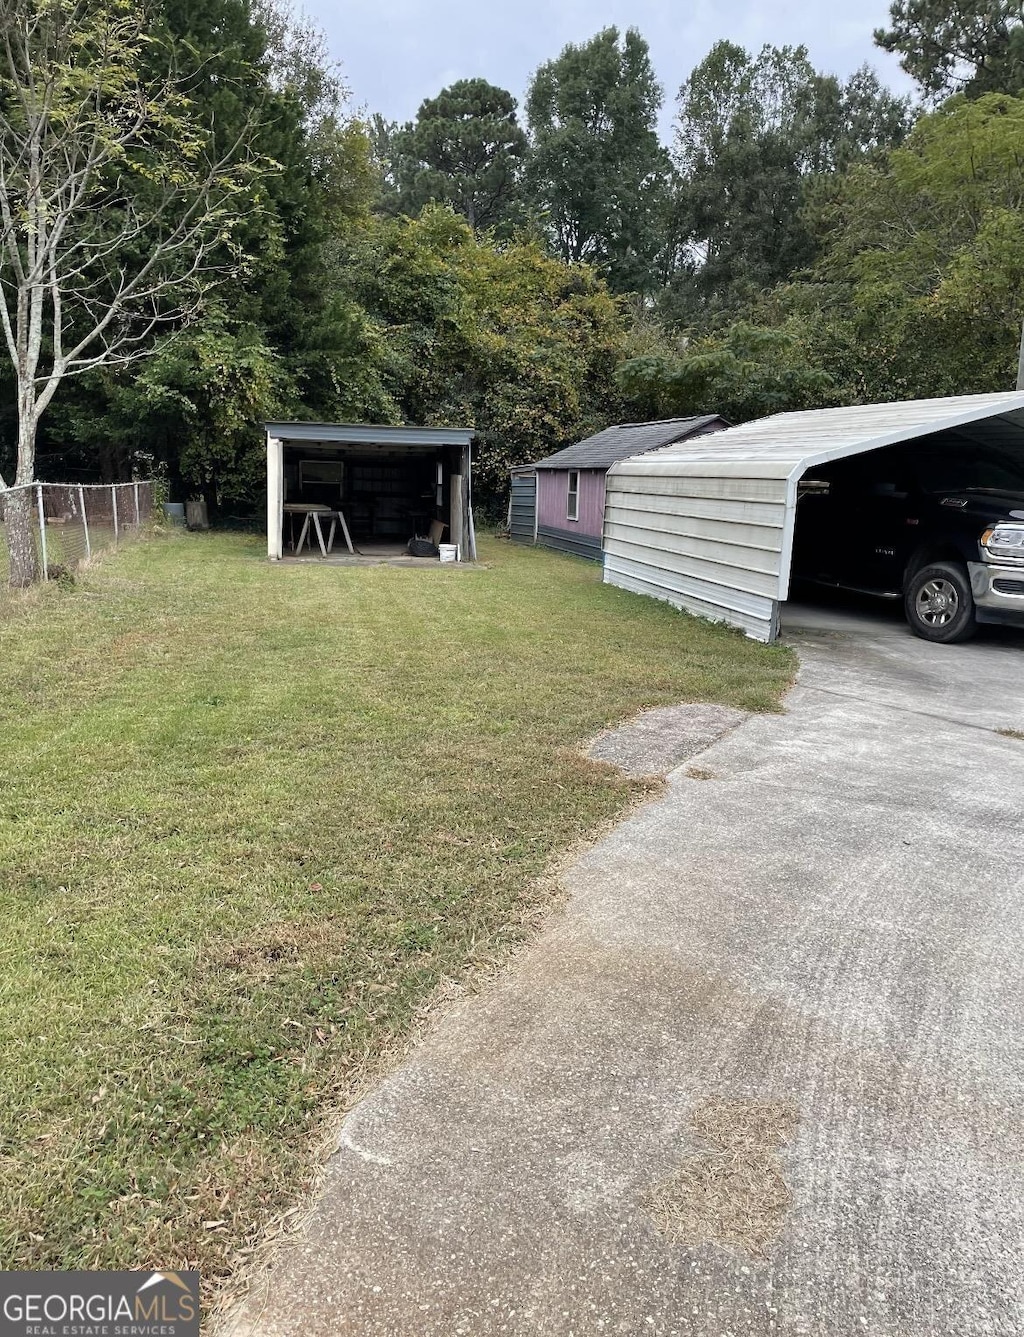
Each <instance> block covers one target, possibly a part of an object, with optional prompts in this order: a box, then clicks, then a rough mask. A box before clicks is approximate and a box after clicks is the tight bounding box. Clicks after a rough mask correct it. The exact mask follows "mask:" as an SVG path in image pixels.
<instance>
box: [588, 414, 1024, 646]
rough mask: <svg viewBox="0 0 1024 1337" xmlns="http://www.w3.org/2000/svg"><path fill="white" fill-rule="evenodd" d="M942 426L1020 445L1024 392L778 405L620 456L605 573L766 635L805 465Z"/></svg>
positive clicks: (784, 571)
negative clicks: (779, 408)
mask: <svg viewBox="0 0 1024 1337" xmlns="http://www.w3.org/2000/svg"><path fill="white" fill-rule="evenodd" d="M943 431H956V432H957V434H958V435H959V436H961V437H966V438H968V439H970V440H974V441H976V442H978V443H979V444H980V443H988V442H991V443H1006V442H1007V441H1008V440H1012V441H1013V442H1014V443H1019V444H1020V445H1021V447H1022V449H1024V393H1021V392H1011V393H1008V394H989V395H961V396H957V397H955V398H949V399H918V400H910V401H906V402H904V403H895V404H864V405H858V406H855V407H852V408H836V409H814V410H810V411H806V412H801V413H778V414H775V415H774V416H773V417H770V418H761V419H759V420H758V421H757V422H749V423H744V424H743V426H741V427H731V428H729V430H728V431H724V432H717V433H715V434H714V435H713V436H706V437H701V438H700V439H699V440H698V441H684V442H681V443H680V444H678V445H673V446H667V447H666V448H665V449H663V450H657V451H652V452H649V453H647V454H645V455H637V456H633V457H632V458H630V459H627V460H622V461H620V462H619V463H618V464H615V465H613V466H612V468H611V469H610V470H609V473H608V478H607V493H606V499H605V515H604V579H605V582H606V583H607V584H610V585H618V586H620V587H621V588H623V589H627V590H634V591H636V592H638V593H640V594H649V595H653V596H654V597H655V598H659V599H666V600H667V601H668V602H669V603H672V604H674V605H675V606H676V607H677V608H684V609H686V610H687V611H688V612H691V613H697V614H699V615H700V616H703V617H709V618H712V619H713V620H715V621H719V622H728V623H731V624H732V625H733V626H737V627H740V628H742V629H743V631H745V632H746V634H747V635H748V636H750V637H752V638H753V639H755V640H759V641H772V640H774V639H775V638H776V637H777V635H778V632H779V605H780V604H781V603H782V602H783V601H784V600H785V599H786V598H787V597H788V595H789V582H790V567H791V562H792V555H793V537H794V532H795V527H796V503H797V495H798V493H797V489H798V485H799V483H800V479H801V478H803V476H804V474H805V473H806V472H807V471H808V470H809V469H811V468H813V467H814V466H815V465H819V464H825V463H827V462H828V461H830V460H838V459H843V458H845V457H847V456H850V455H858V454H863V453H866V452H867V451H871V450H880V449H882V448H883V447H885V446H891V445H896V444H897V443H898V442H906V441H912V440H914V438H916V437H922V436H928V435H931V434H933V433H936V432H943Z"/></svg>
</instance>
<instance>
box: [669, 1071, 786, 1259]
mask: <svg viewBox="0 0 1024 1337" xmlns="http://www.w3.org/2000/svg"><path fill="white" fill-rule="evenodd" d="M798 1123H799V1114H798V1112H797V1109H796V1107H795V1106H794V1105H791V1104H787V1103H780V1102H776V1101H757V1100H727V1099H724V1098H723V1097H720V1096H716V1097H712V1098H711V1099H709V1100H706V1101H705V1102H704V1103H703V1104H701V1105H699V1106H698V1107H697V1108H696V1109H695V1110H694V1112H693V1114H692V1115H691V1117H690V1126H691V1127H692V1129H693V1131H694V1133H695V1134H696V1135H697V1136H698V1137H699V1138H700V1139H701V1140H702V1141H704V1142H706V1143H707V1144H708V1150H706V1151H699V1152H695V1153H693V1154H692V1155H690V1156H687V1157H686V1159H685V1160H684V1161H683V1163H682V1164H681V1165H680V1167H679V1169H678V1170H676V1171H675V1173H674V1174H672V1175H670V1176H669V1177H668V1179H666V1180H665V1181H664V1182H663V1183H661V1184H659V1185H658V1186H657V1187H656V1188H655V1189H654V1190H653V1192H652V1193H651V1195H650V1198H649V1200H648V1206H649V1208H650V1211H651V1215H652V1217H653V1218H654V1221H655V1223H656V1224H657V1226H658V1228H659V1229H660V1230H661V1231H662V1232H663V1233H664V1234H665V1235H667V1236H668V1237H669V1238H670V1239H672V1240H675V1241H678V1242H679V1243H681V1244H704V1243H708V1242H710V1243H713V1244H724V1245H728V1246H730V1247H732V1248H736V1249H743V1250H745V1251H746V1252H747V1253H750V1254H753V1255H754V1256H756V1257H761V1256H763V1255H764V1254H766V1253H767V1252H768V1250H769V1249H770V1247H771V1246H772V1245H773V1244H774V1243H775V1241H776V1240H777V1239H778V1237H779V1234H780V1232H781V1230H782V1223H783V1221H784V1219H785V1216H786V1213H787V1211H788V1210H789V1207H790V1205H791V1202H792V1194H791V1193H790V1191H789V1188H788V1186H787V1184H786V1181H785V1179H784V1178H783V1173H782V1169H783V1167H782V1162H781V1160H780V1159H779V1155H778V1152H779V1149H780V1148H781V1147H783V1146H785V1145H786V1143H788V1142H789V1141H790V1140H791V1139H792V1137H793V1134H794V1133H795V1131H796V1128H797V1125H798Z"/></svg>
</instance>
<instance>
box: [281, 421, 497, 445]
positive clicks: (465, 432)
mask: <svg viewBox="0 0 1024 1337" xmlns="http://www.w3.org/2000/svg"><path fill="white" fill-rule="evenodd" d="M264 427H265V428H266V429H267V436H268V437H276V438H277V439H278V440H281V441H301V442H302V443H303V445H325V446H326V445H344V446H423V447H426V448H428V449H429V448H431V447H436V446H468V445H469V444H470V442H471V441H472V440H473V436H474V434H475V433H474V431H473V428H472V427H395V426H393V425H392V424H390V423H386V424H385V423H366V422H268V423H264Z"/></svg>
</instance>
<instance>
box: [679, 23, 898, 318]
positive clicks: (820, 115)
mask: <svg viewBox="0 0 1024 1337" xmlns="http://www.w3.org/2000/svg"><path fill="white" fill-rule="evenodd" d="M907 120H908V107H907V101H906V99H900V98H897V97H895V96H893V95H892V94H891V93H889V92H888V91H886V90H885V89H883V88H882V87H881V85H880V84H879V82H878V79H877V77H876V76H875V75H874V73H873V72H872V71H871V70H869V69H866V68H865V69H862V70H859V71H857V72H856V73H855V74H854V75H852V76H851V77H850V79H849V80H847V81H846V82H845V83H843V82H840V81H839V80H838V79H836V78H834V77H833V76H830V75H821V74H819V73H818V72H817V71H815V69H814V68H813V66H812V65H811V63H810V61H809V60H808V58H807V51H806V49H805V48H804V47H796V48H792V47H782V48H779V47H772V46H765V47H764V48H763V49H762V50H761V51H760V53H759V54H758V55H757V56H751V55H750V54H749V53H748V52H747V51H745V50H744V49H743V48H742V47H739V46H736V45H735V44H734V43H732V42H719V43H718V44H717V45H716V46H715V47H713V48H712V50H711V52H710V53H709V54H708V56H707V57H706V58H705V59H704V60H703V61H702V62H701V64H700V65H698V66H697V68H696V69H695V70H694V71H693V73H692V74H691V75H690V78H689V79H688V80H687V81H686V83H684V84H683V86H682V88H681V89H680V92H679V120H678V124H677V129H676V137H675V162H676V167H677V170H678V172H679V176H680V181H681V186H680V195H679V204H678V211H677V218H678V219H679V220H680V221H678V223H677V226H678V228H679V231H680V233H681V235H682V236H683V238H685V241H686V243H687V246H686V249H685V250H684V256H685V260H684V264H683V265H682V267H681V270H680V272H679V274H678V275H677V277H676V279H675V281H674V283H673V291H672V293H671V294H670V297H669V300H668V301H667V303H666V307H667V310H668V311H669V313H670V314H671V316H672V318H673V319H674V320H675V321H676V322H685V321H686V320H688V319H692V318H693V317H694V316H696V315H697V314H699V313H702V312H703V313H707V312H709V311H711V312H714V311H724V312H729V311H734V310H736V309H737V308H738V307H741V306H742V305H743V304H744V303H749V302H750V301H751V300H753V299H754V298H755V297H756V295H757V294H758V293H759V292H761V291H763V290H764V289H766V288H769V287H771V286H772V285H774V284H775V283H777V282H779V281H781V280H782V279H784V278H786V277H788V276H789V275H790V274H792V273H793V272H794V271H795V270H798V269H800V268H802V267H803V266H805V265H807V264H808V263H810V261H811V260H812V259H813V257H814V254H815V249H816V240H815V237H814V235H813V234H812V231H811V229H810V227H809V226H808V220H807V218H806V217H805V215H804V213H803V208H802V206H803V204H804V202H805V198H806V193H807V187H808V183H809V182H810V181H812V180H813V179H815V178H816V177H818V176H820V175H821V174H823V173H831V172H836V171H841V170H844V169H845V168H847V167H848V166H849V165H850V164H851V163H852V162H854V161H857V160H859V159H862V158H864V157H865V156H869V155H871V154H872V153H876V152H878V151H879V150H880V149H882V148H885V147H887V146H889V145H891V144H894V143H898V142H899V141H900V140H901V139H902V138H903V136H904V134H905V133H906V128H907Z"/></svg>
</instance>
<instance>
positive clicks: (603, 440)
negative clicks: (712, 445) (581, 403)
mask: <svg viewBox="0 0 1024 1337" xmlns="http://www.w3.org/2000/svg"><path fill="white" fill-rule="evenodd" d="M714 423H721V424H722V426H723V427H727V426H728V423H727V422H726V421H725V419H724V418H720V417H719V416H718V414H717V413H705V414H702V415H701V416H700V417H698V418H665V419H662V420H661V421H660V422H624V423H619V424H618V425H617V426H615V427H606V428H605V429H604V431H603V432H597V433H596V434H595V435H594V436H588V437H587V438H586V440H585V441H577V442H576V444H575V445H573V446H566V447H565V449H564V450H559V451H556V452H555V454H554V455H549V456H548V457H547V458H546V459H543V460H540V461H538V463H537V464H536V465H535V466H534V467H535V468H537V469H607V468H608V467H609V466H610V465H612V464H615V463H616V461H618V460H624V459H626V458H627V456H629V455H641V454H643V453H644V452H645V451H648V450H659V449H660V448H661V447H662V446H668V445H670V444H671V443H672V442H674V441H681V440H683V439H684V438H685V437H689V436H692V435H693V433H694V432H699V431H701V430H702V429H704V428H707V427H710V426H712V424H714Z"/></svg>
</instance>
